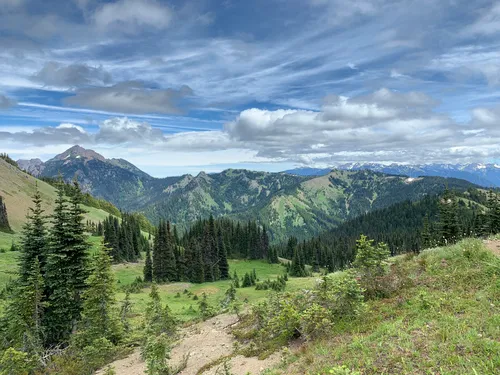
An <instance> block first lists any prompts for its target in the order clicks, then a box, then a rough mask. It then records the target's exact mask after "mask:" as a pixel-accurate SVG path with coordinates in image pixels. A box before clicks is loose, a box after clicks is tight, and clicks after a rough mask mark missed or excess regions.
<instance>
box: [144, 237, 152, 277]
mask: <svg viewBox="0 0 500 375" xmlns="http://www.w3.org/2000/svg"><path fill="white" fill-rule="evenodd" d="M145 248H146V260H145V263H144V282H146V283H150V282H152V281H153V262H152V260H151V249H150V248H149V242H146V246H145Z"/></svg>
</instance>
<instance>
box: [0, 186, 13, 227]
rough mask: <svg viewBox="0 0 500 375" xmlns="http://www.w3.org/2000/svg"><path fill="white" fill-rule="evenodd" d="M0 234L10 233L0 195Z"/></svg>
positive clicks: (4, 206) (3, 203) (5, 210)
mask: <svg viewBox="0 0 500 375" xmlns="http://www.w3.org/2000/svg"><path fill="white" fill-rule="evenodd" d="M0 232H6V233H12V229H11V228H10V224H9V217H8V216H7V206H6V205H5V202H4V201H3V198H2V196H1V195H0Z"/></svg>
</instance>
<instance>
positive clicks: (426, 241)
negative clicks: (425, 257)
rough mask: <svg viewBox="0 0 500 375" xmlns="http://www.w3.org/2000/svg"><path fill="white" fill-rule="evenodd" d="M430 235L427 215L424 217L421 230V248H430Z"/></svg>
mask: <svg viewBox="0 0 500 375" xmlns="http://www.w3.org/2000/svg"><path fill="white" fill-rule="evenodd" d="M431 243H432V235H431V230H430V223H429V215H425V217H424V222H423V228H422V247H423V248H424V249H427V248H429V247H431Z"/></svg>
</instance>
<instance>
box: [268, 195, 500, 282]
mask: <svg viewBox="0 0 500 375" xmlns="http://www.w3.org/2000/svg"><path fill="white" fill-rule="evenodd" d="M498 232H500V200H499V196H498V194H497V193H494V192H493V191H490V192H485V191H483V190H478V189H469V190H467V191H465V192H456V191H455V192H454V191H451V190H446V191H445V192H444V193H443V194H440V195H432V196H427V197H425V198H423V199H422V200H420V201H416V202H412V201H409V200H408V201H404V202H401V203H397V204H394V205H392V206H389V207H387V208H384V209H381V210H376V211H373V212H370V213H367V214H364V215H360V216H358V217H356V218H354V219H352V220H349V221H346V222H344V223H342V224H341V225H339V226H338V227H336V228H333V229H330V230H328V231H325V232H323V233H321V234H320V235H318V236H316V237H314V238H312V239H309V240H305V241H298V240H297V238H296V237H294V236H292V237H290V238H289V239H288V240H287V241H284V242H282V243H280V244H278V245H275V246H273V251H274V252H276V253H278V254H279V255H280V256H282V257H284V258H287V259H292V258H294V257H297V256H298V257H300V260H301V262H302V263H303V264H309V265H312V266H314V268H315V269H319V268H320V267H321V268H327V269H329V270H330V271H331V272H333V271H334V270H339V269H343V268H345V267H347V266H348V265H349V264H350V263H351V262H352V261H353V260H354V256H355V250H356V246H357V241H358V240H359V238H360V237H361V235H365V236H367V237H368V238H370V239H372V240H374V241H375V242H382V243H385V244H386V245H387V247H388V250H389V251H390V253H391V255H397V254H402V253H408V252H411V251H413V252H416V253H418V252H420V251H421V250H423V249H425V248H429V247H433V246H438V245H443V244H449V243H454V242H456V241H458V240H459V239H460V238H464V237H478V236H485V235H489V234H493V233H498Z"/></svg>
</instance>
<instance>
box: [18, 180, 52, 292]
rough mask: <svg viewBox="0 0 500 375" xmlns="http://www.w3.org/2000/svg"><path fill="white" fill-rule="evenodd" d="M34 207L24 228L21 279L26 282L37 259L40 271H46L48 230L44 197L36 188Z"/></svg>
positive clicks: (31, 208) (30, 210)
mask: <svg viewBox="0 0 500 375" xmlns="http://www.w3.org/2000/svg"><path fill="white" fill-rule="evenodd" d="M33 204H34V207H30V209H29V212H30V213H29V214H28V215H27V218H26V219H27V220H26V224H25V225H24V227H23V232H22V240H21V244H22V245H21V256H20V269H19V274H20V279H21V281H23V282H24V281H26V279H27V276H28V274H29V272H30V271H31V269H32V268H33V263H34V260H35V259H38V262H39V263H40V270H41V272H42V273H43V272H44V271H45V265H46V258H47V241H48V239H47V229H46V221H45V218H44V217H43V213H44V210H43V209H42V197H41V195H40V191H39V190H38V187H35V194H34V195H33Z"/></svg>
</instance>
